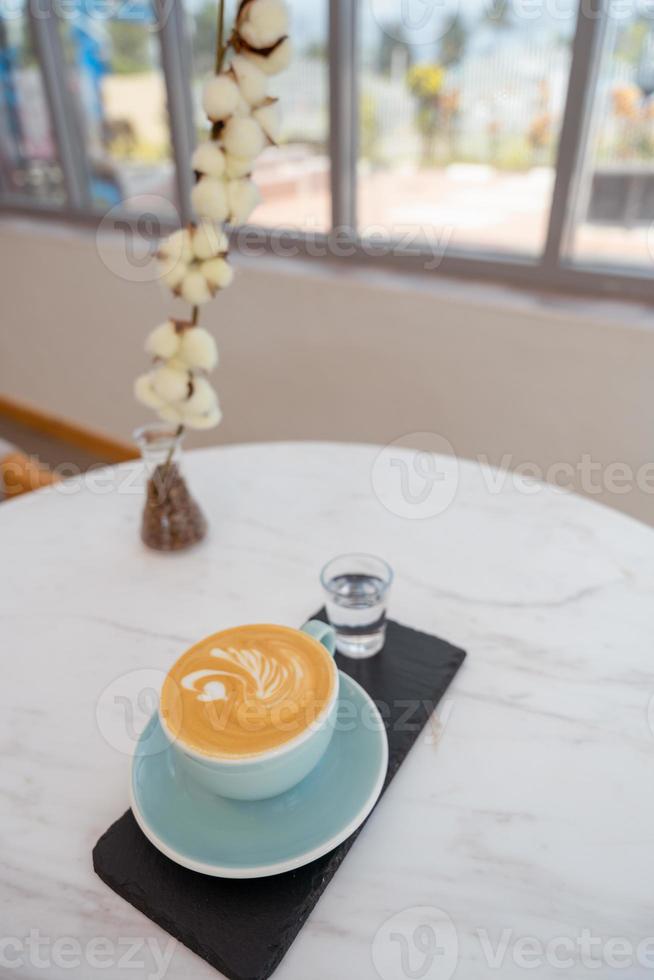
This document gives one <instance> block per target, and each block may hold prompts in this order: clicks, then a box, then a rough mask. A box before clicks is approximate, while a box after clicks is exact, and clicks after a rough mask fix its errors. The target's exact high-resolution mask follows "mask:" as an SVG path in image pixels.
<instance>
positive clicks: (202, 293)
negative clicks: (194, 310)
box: [180, 269, 213, 306]
mask: <svg viewBox="0 0 654 980" xmlns="http://www.w3.org/2000/svg"><path fill="white" fill-rule="evenodd" d="M180 294H181V297H182V299H183V300H186V302H187V303H190V305H191V306H202V304H203V303H208V302H209V300H210V299H211V297H212V295H213V293H212V291H211V289H210V288H209V285H208V283H207V280H206V279H205V277H204V276H203V275H202V273H201V272H200V270H199V269H192V270H191V271H190V272H189V274H188V275H187V276H185V278H184V281H183V282H182V285H181V286H180Z"/></svg>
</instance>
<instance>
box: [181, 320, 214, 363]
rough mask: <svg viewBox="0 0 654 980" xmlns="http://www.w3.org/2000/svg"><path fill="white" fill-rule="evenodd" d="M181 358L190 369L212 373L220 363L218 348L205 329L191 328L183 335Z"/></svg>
mask: <svg viewBox="0 0 654 980" xmlns="http://www.w3.org/2000/svg"><path fill="white" fill-rule="evenodd" d="M179 356H180V358H181V359H182V361H183V362H184V363H185V364H187V365H188V367H190V368H193V369H195V370H200V371H212V370H213V368H215V366H216V364H217V363H218V347H217V346H216V341H215V340H214V339H213V337H212V336H211V334H210V333H209V331H208V330H205V329H204V327H191V328H190V329H189V330H185V331H184V333H183V334H182V342H181V345H180V349H179Z"/></svg>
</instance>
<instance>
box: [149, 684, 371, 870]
mask: <svg viewBox="0 0 654 980" xmlns="http://www.w3.org/2000/svg"><path fill="white" fill-rule="evenodd" d="M339 679H340V690H339V698H338V702H339V708H338V715H337V718H339V719H340V720H339V721H337V723H336V727H335V730H334V735H333V737H332V740H331V742H330V744H329V748H328V749H327V751H326V753H325V755H324V756H323V758H322V759H321V760H320V762H319V763H318V765H317V766H316V768H315V769H314V770H313V772H311V773H309V775H308V776H307V777H306V779H304V780H302V782H301V783H299V784H298V785H297V786H294V787H293V788H292V789H290V790H288V791H287V792H286V793H282V794H281V796H276V797H273V798H272V799H268V800H255V801H249V802H243V801H240V800H229V799H226V798H224V797H219V796H215V795H213V794H211V793H209V792H208V791H206V790H204V789H202V788H201V787H199V786H197V785H196V784H195V783H193V782H192V781H191V780H189V779H188V778H187V777H186V776H185V774H184V773H182V772H180V771H178V770H176V768H175V763H174V757H173V754H172V752H171V750H170V745H169V743H168V741H167V739H166V737H165V735H164V733H163V732H162V730H161V727H160V725H159V719H158V717H157V713H156V712H155V714H154V715H153V716H152V718H151V719H150V721H149V722H148V724H147V726H146V728H145V729H144V731H143V733H142V735H141V737H140V739H139V742H138V745H137V748H136V752H135V754H134V758H133V761H132V776H131V805H132V811H133V813H134V817H135V819H136V822H137V823H138V825H139V827H140V828H141V830H142V831H143V833H144V834H145V836H146V837H147V838H148V840H149V841H150V842H151V843H152V844H154V846H155V847H156V848H157V849H158V850H160V851H161V852H162V854H165V855H166V857H168V858H170V859H171V860H172V861H175V862H176V863H177V864H181V865H182V866H183V867H185V868H189V869H190V870H191V871H199V872H201V873H202V874H206V875H214V876H216V877H220V878H263V877H266V876H268V875H276V874H281V873H282V872H284V871H292V870H293V869H294V868H299V867H301V866H302V865H305V864H309V863H310V862H311V861H315V860H316V858H319V857H321V856H322V855H323V854H327V853H328V852H329V851H331V850H333V849H334V848H335V847H336V846H337V845H338V844H340V843H342V842H343V841H344V840H346V838H348V837H349V836H350V834H353V833H354V831H355V830H357V828H358V827H360V826H361V824H362V823H363V821H364V820H365V819H366V817H367V816H368V814H369V813H370V811H371V810H372V808H373V807H374V805H375V803H376V802H377V799H378V797H379V794H380V793H381V790H382V786H383V784H384V779H385V778H386V769H387V766H388V741H387V739H386V731H385V729H384V723H383V721H382V719H381V716H380V714H379V711H378V710H377V708H376V706H375V705H374V703H373V701H372V700H371V698H370V697H369V696H368V694H367V693H366V692H365V691H364V690H363V688H362V687H361V686H360V685H359V684H357V683H356V681H353V680H352V678H351V677H348V676H347V674H343V673H342V672H340V671H339Z"/></svg>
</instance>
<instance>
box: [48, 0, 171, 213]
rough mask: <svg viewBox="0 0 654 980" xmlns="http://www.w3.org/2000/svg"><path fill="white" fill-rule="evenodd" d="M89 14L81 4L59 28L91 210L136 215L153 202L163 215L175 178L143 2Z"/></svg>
mask: <svg viewBox="0 0 654 980" xmlns="http://www.w3.org/2000/svg"><path fill="white" fill-rule="evenodd" d="M92 12H93V8H92V7H91V12H89V8H87V6H86V5H84V4H82V5H80V9H79V11H78V13H77V16H76V17H75V18H74V19H72V20H67V21H63V22H62V25H61V26H62V44H63V51H64V57H65V60H66V67H67V84H68V86H69V88H70V90H71V92H72V95H73V100H74V105H75V109H76V112H77V115H78V118H79V123H80V129H81V134H82V141H83V145H84V151H85V158H86V162H87V173H86V179H87V181H88V194H89V197H90V201H91V206H92V207H93V208H94V209H97V210H100V211H107V210H109V209H110V208H112V207H115V206H116V205H118V204H120V203H121V202H123V203H124V204H125V206H126V208H127V210H140V209H141V208H142V207H144V206H146V205H147V204H148V198H153V199H154V202H155V204H156V205H158V208H159V210H160V211H161V210H162V209H163V210H168V208H167V207H166V205H165V202H166V201H169V202H170V203H171V205H172V204H173V203H175V201H176V193H175V178H174V164H173V160H172V149H171V140H170V129H169V121H168V110H167V107H166V87H165V83H164V77H163V74H162V71H161V58H160V47H159V41H158V36H157V30H156V27H157V25H156V22H155V16H154V13H153V11H152V8H151V7H150V4H149V3H148V2H147V0H146V2H142V3H139V5H138V7H135V5H134V4H121V5H118V6H116V8H115V9H113V10H111V12H110V13H109V15H108V16H107V15H106V14H104V15H103V16H102V17H101V18H98V17H94V16H92ZM174 213H175V212H174V209H173V208H172V207H170V215H171V217H173V216H174Z"/></svg>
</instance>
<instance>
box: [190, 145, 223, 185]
mask: <svg viewBox="0 0 654 980" xmlns="http://www.w3.org/2000/svg"><path fill="white" fill-rule="evenodd" d="M191 166H192V167H193V170H195V172H196V173H199V174H206V175H207V177H222V175H223V174H224V173H225V154H224V153H223V151H222V150H221V149H220V147H219V146H218V145H217V143H214V142H213V141H212V140H207V142H206V143H200V145H199V146H198V147H196V149H195V153H194V154H193V156H192V157H191Z"/></svg>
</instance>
